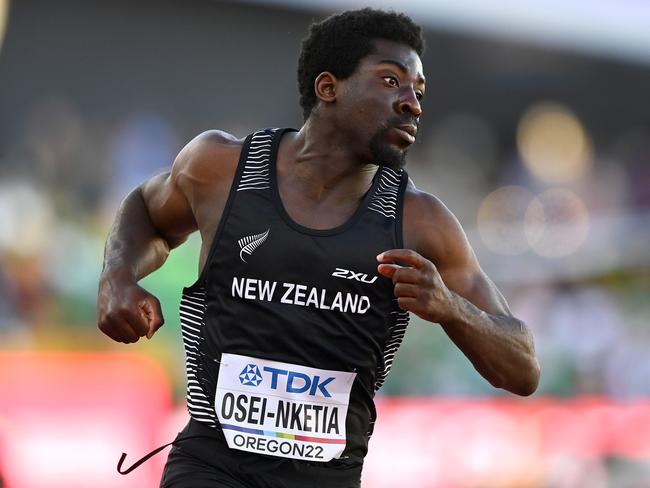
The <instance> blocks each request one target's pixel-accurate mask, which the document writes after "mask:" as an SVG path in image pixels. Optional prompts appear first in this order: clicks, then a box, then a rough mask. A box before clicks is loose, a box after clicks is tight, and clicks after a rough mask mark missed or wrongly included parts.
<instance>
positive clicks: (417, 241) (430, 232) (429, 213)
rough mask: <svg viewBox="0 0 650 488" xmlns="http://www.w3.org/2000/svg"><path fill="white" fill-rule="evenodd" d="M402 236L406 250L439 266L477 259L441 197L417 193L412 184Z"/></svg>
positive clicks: (460, 227) (463, 232) (407, 191)
mask: <svg viewBox="0 0 650 488" xmlns="http://www.w3.org/2000/svg"><path fill="white" fill-rule="evenodd" d="M403 236H404V246H405V247H407V248H409V249H413V250H415V251H417V252H418V253H420V254H422V255H423V256H425V257H427V258H428V259H430V260H432V261H433V262H434V264H436V266H446V265H453V263H457V262H459V261H468V260H469V261H473V260H474V259H475V257H474V252H473V250H472V249H471V246H470V244H469V241H468V240H467V236H466V235H465V231H464V230H463V228H462V226H461V224H460V222H459V221H458V219H457V218H456V216H455V215H454V214H453V213H452V212H451V210H449V208H447V206H446V205H445V204H444V203H443V202H442V201H441V200H440V199H439V198H438V197H436V196H434V195H431V194H430V193H427V192H424V191H421V190H418V189H417V188H416V187H415V185H414V184H413V182H412V181H409V185H408V186H407V188H406V194H405V195H404V219H403Z"/></svg>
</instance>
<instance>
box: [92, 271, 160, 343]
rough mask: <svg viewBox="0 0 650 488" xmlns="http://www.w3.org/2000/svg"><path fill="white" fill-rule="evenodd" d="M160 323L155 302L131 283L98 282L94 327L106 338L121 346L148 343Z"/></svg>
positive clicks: (107, 279)
mask: <svg viewBox="0 0 650 488" xmlns="http://www.w3.org/2000/svg"><path fill="white" fill-rule="evenodd" d="M164 322H165V321H164V318H163V315H162V311H161V308H160V302H159V301H158V299H157V298H156V297H155V296H153V295H152V294H151V293H149V292H148V291H147V290H145V289H144V288H142V287H140V286H138V284H137V283H136V282H135V281H134V280H133V279H125V278H119V277H117V276H115V275H112V276H111V275H108V276H104V275H103V276H102V277H101V278H100V281H99V293H98V296H97V326H98V327H99V330H101V331H102V332H103V333H104V334H106V335H107V336H108V337H110V338H111V339H113V340H114V341H117V342H123V343H124V344H129V343H133V342H138V340H139V339H140V337H144V336H146V337H147V339H151V337H152V336H153V335H154V334H155V332H156V331H157V330H158V329H159V328H160V327H161V326H162V325H163V323H164Z"/></svg>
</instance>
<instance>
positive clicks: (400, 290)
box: [393, 283, 420, 298]
mask: <svg viewBox="0 0 650 488" xmlns="http://www.w3.org/2000/svg"><path fill="white" fill-rule="evenodd" d="M419 290H420V287H419V286H417V285H411V284H410V283H397V284H396V285H395V289H394V290H393V293H394V294H395V296H396V297H398V298H403V297H411V298H416V297H417V296H418V293H419Z"/></svg>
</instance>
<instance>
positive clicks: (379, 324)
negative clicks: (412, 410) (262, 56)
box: [180, 129, 408, 468]
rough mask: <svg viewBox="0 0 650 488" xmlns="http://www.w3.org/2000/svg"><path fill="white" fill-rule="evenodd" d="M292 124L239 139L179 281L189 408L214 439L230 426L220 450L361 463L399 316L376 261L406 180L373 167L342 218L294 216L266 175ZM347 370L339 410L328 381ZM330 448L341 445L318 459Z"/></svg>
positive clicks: (393, 243) (271, 175) (401, 321)
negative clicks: (201, 243) (192, 270)
mask: <svg viewBox="0 0 650 488" xmlns="http://www.w3.org/2000/svg"><path fill="white" fill-rule="evenodd" d="M289 130H294V129H266V130H262V131H258V132H255V133H254V134H251V135H250V136H248V137H247V138H246V140H245V142H244V146H243V148H242V152H241V156H240V160H239V165H238V169H237V172H236V176H235V179H234V182H233V184H232V188H231V190H230V194H229V197H228V201H227V204H226V207H225V209H224V212H223V216H222V218H221V222H220V225H219V228H218V230H217V232H216V235H215V238H214V242H213V243H212V247H211V249H210V252H209V255H208V259H207V262H206V264H205V267H204V270H203V272H202V273H201V276H200V277H199V279H198V280H197V282H196V283H195V284H194V285H192V286H191V287H189V288H186V289H185V290H184V291H183V297H182V301H181V306H180V318H181V326H182V334H183V342H184V345H185V353H186V373H187V383H188V387H187V403H188V409H189V412H190V416H191V418H192V419H193V420H194V421H195V422H197V423H199V424H201V425H203V426H205V427H212V429H203V430H206V431H210V432H212V433H214V437H215V439H218V440H219V442H220V443H222V445H223V446H224V447H225V445H226V443H227V440H226V438H227V436H228V435H230V442H231V443H232V444H233V445H231V446H230V447H231V450H232V449H245V450H248V451H249V452H255V453H259V454H260V456H258V457H259V458H261V459H262V460H263V458H266V459H269V460H270V461H274V462H277V458H278V457H280V458H282V457H284V458H293V459H298V460H299V461H298V462H301V461H300V460H305V461H312V462H314V463H320V464H319V465H320V466H332V467H333V468H335V467H336V466H339V465H341V463H347V462H349V463H354V464H356V465H359V464H360V463H362V461H363V457H364V456H365V454H366V452H367V447H368V439H369V437H370V434H371V433H372V428H373V424H374V420H375V408H374V403H373V397H374V394H375V392H376V391H377V389H378V388H379V387H380V386H381V385H382V384H383V382H384V380H385V378H386V375H387V374H388V372H389V370H390V367H391V364H392V361H393V357H394V355H395V352H396V351H397V348H398V347H399V345H400V343H401V341H402V338H403V336H404V333H405V331H406V327H407V324H408V314H407V313H405V312H403V311H401V310H400V309H399V308H398V307H397V302H396V300H395V297H394V295H393V286H392V283H391V281H390V280H388V279H386V278H384V277H382V276H381V275H379V274H378V273H377V260H376V256H377V255H378V254H379V253H380V252H382V251H385V250H388V249H393V248H401V247H402V230H401V220H402V202H403V196H404V191H405V188H406V184H407V181H408V177H407V175H406V173H405V172H404V171H400V172H396V171H393V170H391V169H389V168H386V167H381V166H380V167H379V169H378V171H377V173H376V175H375V177H374V180H373V184H372V187H371V189H370V190H369V191H368V192H367V193H366V195H365V196H364V198H363V200H362V202H361V204H360V205H359V208H358V210H357V211H356V212H355V213H354V215H353V216H352V217H351V218H350V219H349V220H348V221H347V222H345V223H344V224H342V225H340V226H338V227H336V228H333V229H328V230H314V229H309V228H306V227H303V226H301V225H299V224H298V223H296V222H294V221H293V220H292V219H291V217H290V216H289V215H288V214H287V212H286V211H285V209H284V207H283V205H282V202H281V200H280V197H279V192H278V185H277V181H276V155H277V150H278V145H279V142H280V138H281V137H282V135H283V134H284V133H285V132H287V131H289ZM332 372H341V373H342V374H341V375H338V374H335V373H332ZM220 376H222V377H221V378H220ZM339 376H341V377H342V378H339ZM220 381H222V382H224V383H223V384H222V385H221V386H219V385H220V383H219V382H220ZM345 381H348V382H349V383H348V390H349V405H348V406H347V412H341V411H342V410H344V406H342V405H340V404H337V403H336V402H335V401H334V400H335V399H336V398H339V399H340V398H343V399H345V392H343V394H342V396H341V397H337V396H336V394H335V393H334V391H335V390H336V389H337V384H338V383H340V382H345ZM343 390H345V388H343ZM330 402H333V403H330ZM340 414H342V415H343V416H342V417H340V416H339V417H337V415H340ZM219 415H220V416H221V418H220V417H219ZM341 418H342V419H344V422H343V423H344V425H341V423H339V422H338V419H341ZM343 432H344V433H343ZM188 444H189V441H188ZM332 445H335V446H339V447H340V448H341V450H342V452H340V453H339V454H337V455H335V456H334V459H333V460H332V461H327V456H323V453H324V452H327V451H328V450H331V449H332ZM184 449H185V447H184ZM232 452H233V453H235V454H236V451H232ZM319 454H320V458H319ZM247 456H248V455H247ZM254 456H257V454H254ZM269 456H273V458H270V457H269Z"/></svg>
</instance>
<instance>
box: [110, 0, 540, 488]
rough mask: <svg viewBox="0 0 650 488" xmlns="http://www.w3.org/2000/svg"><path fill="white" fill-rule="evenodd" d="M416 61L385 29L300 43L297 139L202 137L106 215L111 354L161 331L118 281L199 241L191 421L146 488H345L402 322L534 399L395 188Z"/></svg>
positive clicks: (490, 304) (487, 294)
mask: <svg viewBox="0 0 650 488" xmlns="http://www.w3.org/2000/svg"><path fill="white" fill-rule="evenodd" d="M422 50H423V40H422V37H421V31H420V28H419V27H417V26H416V25H415V24H414V23H413V22H412V21H411V19H409V18H408V17H406V16H404V15H401V14H395V13H388V12H383V11H377V10H371V9H363V10H358V11H349V12H345V13H342V14H340V15H336V16H332V17H329V18H327V19H325V20H324V21H322V22H320V23H317V24H314V25H312V26H311V29H310V34H309V37H308V38H307V39H305V41H304V42H303V46H302V53H301V55H300V60H299V66H298V84H299V89H300V103H301V106H302V108H303V110H304V118H305V121H304V125H303V126H302V127H301V128H300V130H294V129H265V130H260V131H257V132H255V133H253V134H251V135H249V136H248V137H246V138H245V139H244V140H239V139H236V138H235V137H233V136H231V135H229V134H226V133H224V132H221V131H214V130H213V131H208V132H205V133H203V134H201V135H199V136H198V137H196V138H195V139H194V140H192V141H191V142H190V143H189V144H188V145H187V146H186V147H185V148H184V149H183V150H182V151H181V152H180V154H179V155H178V157H177V158H176V161H175V162H174V165H173V167H172V170H171V173H168V174H162V175H160V176H157V177H155V178H152V179H151V180H149V181H147V182H145V183H144V184H142V185H141V186H140V187H139V188H137V189H136V190H135V191H133V192H132V193H131V194H130V195H129V196H128V197H127V198H126V199H125V201H124V202H123V204H122V206H121V208H120V210H119V213H118V215H117V218H116V220H115V224H114V226H113V228H112V230H111V232H110V235H109V237H108V241H107V243H106V254H105V262H104V271H103V273H102V276H101V280H100V284H99V304H98V310H99V328H100V329H101V330H102V331H103V332H104V333H105V334H107V335H108V336H109V337H111V338H112V339H114V340H116V341H119V342H124V343H127V344H128V343H133V342H136V341H137V340H138V339H139V338H140V337H144V336H146V337H147V338H151V336H152V335H153V334H154V333H155V332H156V330H157V329H158V328H159V327H160V326H161V325H162V323H163V318H162V315H161V311H160V306H159V303H158V300H157V299H156V298H155V297H153V296H152V295H151V294H149V293H148V292H147V291H145V290H144V289H142V288H140V287H139V286H138V284H137V283H138V280H139V279H141V278H142V277H144V276H146V275H147V274H149V273H151V272H152V271H153V270H155V269H157V268H158V267H159V266H161V265H162V264H163V263H164V262H165V259H166V257H167V255H168V253H169V250H170V249H172V248H174V247H176V246H178V245H179V244H181V243H182V242H183V241H184V240H185V239H186V238H187V236H188V235H189V234H190V233H192V232H194V231H195V230H198V231H199V232H200V233H201V237H202V242H203V244H202V248H201V254H200V263H199V268H200V270H201V271H200V276H199V278H198V280H197V281H196V283H194V284H193V285H192V286H190V287H189V288H186V289H185V290H184V291H183V297H182V300H181V305H180V316H181V327H182V335H183V342H184V345H185V353H186V367H187V384H188V387H187V402H188V407H189V413H190V417H191V419H190V421H189V424H188V425H187V427H186V428H185V430H184V431H183V432H182V433H181V434H180V436H179V437H178V438H177V440H176V441H175V445H174V448H173V449H172V451H171V453H170V455H169V459H168V462H167V465H166V468H165V472H164V474H163V479H162V482H161V486H163V487H192V488H201V487H206V488H207V487H238V488H243V487H301V488H304V487H319V488H323V487H325V488H327V487H331V488H343V487H358V486H359V484H360V478H361V468H362V464H363V459H364V456H365V454H366V451H367V449H368V439H369V437H370V434H371V433H372V429H373V424H374V421H375V408H374V404H373V396H374V394H375V392H376V391H377V389H378V388H379V387H380V386H381V385H382V383H383V382H384V380H385V378H386V375H387V374H388V371H389V369H390V366H391V364H392V362H393V357H394V355H395V352H396V351H397V348H398V347H399V345H400V342H401V340H402V337H403V335H404V333H405V330H406V326H407V322H408V312H412V313H415V314H417V315H418V316H420V317H422V318H423V319H425V320H427V321H429V322H431V323H434V324H439V325H440V326H441V327H442V329H443V330H444V331H445V333H446V334H447V335H448V336H449V337H450V338H451V340H452V341H453V342H454V343H455V344H456V345H457V346H458V347H459V348H460V349H461V351H462V352H463V353H464V354H465V355H466V356H467V357H468V358H469V360H470V361H471V362H472V364H473V365H474V367H475V368H476V370H477V371H478V372H479V373H480V374H481V375H482V376H483V377H484V378H485V379H487V381H489V382H490V383H491V384H492V385H494V386H495V387H498V388H503V389H505V390H508V391H510V392H513V393H516V394H519V395H530V394H531V393H533V392H534V391H535V389H536V387H537V384H538V380H539V366H538V363H537V360H536V358H535V353H534V346H533V338H532V336H531V333H530V331H529V330H528V328H527V327H526V326H525V325H524V324H523V323H522V322H521V321H520V320H518V319H516V318H515V317H513V316H512V315H511V313H510V311H509V309H508V306H507V304H506V302H505V300H504V299H503V297H502V296H501V294H500V293H499V291H498V290H497V288H496V287H495V286H494V284H492V282H491V281H490V280H489V279H488V277H487V276H486V275H485V274H484V273H483V271H482V270H481V268H480V267H479V264H478V262H477V260H476V257H475V255H474V253H473V251H472V248H471V247H470V245H469V243H468V241H467V238H466V236H465V234H464V232H463V230H462V229H461V226H460V225H459V223H458V221H457V220H456V218H455V217H454V216H453V215H452V214H451V212H450V211H449V210H448V209H447V208H446V207H445V206H444V205H443V204H442V203H441V202H440V201H439V200H438V199H437V198H435V197H434V196H432V195H429V194H426V193H423V192H421V191H419V190H417V189H416V188H415V186H413V184H412V183H410V182H409V179H408V177H407V175H406V172H405V171H404V170H403V169H402V167H403V165H404V160H405V155H406V153H407V151H408V149H409V147H410V146H411V144H413V142H414V141H415V138H416V134H417V130H418V124H419V119H420V116H421V114H422V107H421V102H422V98H423V97H424V92H425V79H424V75H423V70H422V63H421V61H420V55H421V54H422Z"/></svg>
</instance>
